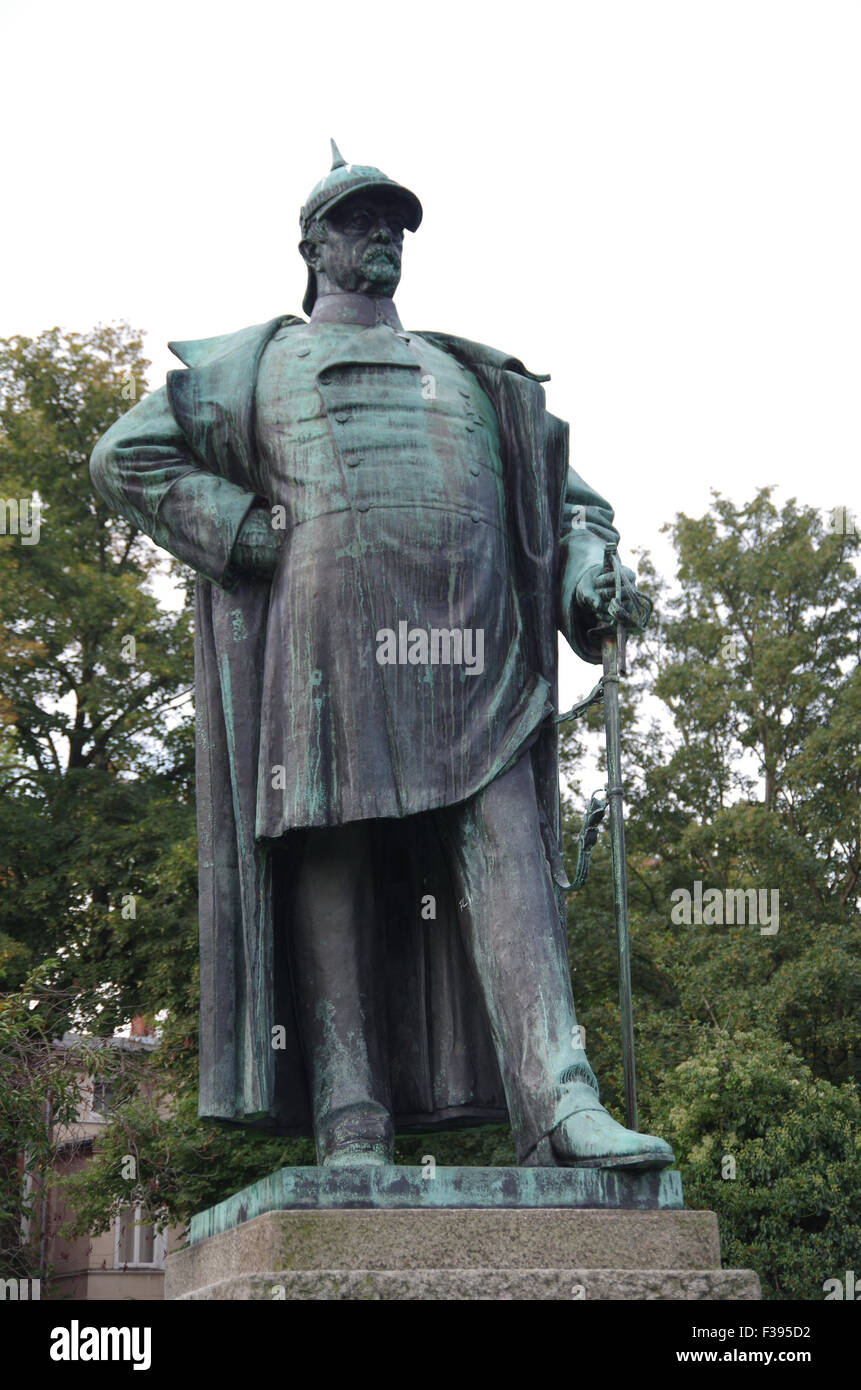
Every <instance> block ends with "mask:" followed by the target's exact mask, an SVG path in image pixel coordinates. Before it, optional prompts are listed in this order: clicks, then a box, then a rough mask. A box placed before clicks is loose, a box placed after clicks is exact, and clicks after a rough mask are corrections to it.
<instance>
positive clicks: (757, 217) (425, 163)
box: [0, 0, 861, 699]
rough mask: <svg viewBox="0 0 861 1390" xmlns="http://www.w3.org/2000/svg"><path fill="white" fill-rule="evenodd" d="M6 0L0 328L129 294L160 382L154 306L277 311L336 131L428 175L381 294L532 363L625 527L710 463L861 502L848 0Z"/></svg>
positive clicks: (194, 316) (204, 317) (632, 535)
mask: <svg viewBox="0 0 861 1390" xmlns="http://www.w3.org/2000/svg"><path fill="white" fill-rule="evenodd" d="M0 16H2V19H0V119H2V129H3V132H4V140H3V146H4V148H3V187H4V193H5V204H6V207H5V212H4V215H3V218H2V230H0V237H2V257H0V336H3V337H8V336H10V335H12V334H15V333H24V334H36V333H38V332H40V331H41V330H43V329H45V328H48V327H51V326H53V325H54V324H59V325H62V326H63V327H65V328H67V329H76V330H86V329H87V328H89V327H91V326H92V325H94V324H95V323H97V322H99V321H102V322H107V321H110V320H116V319H127V320H128V321H129V322H131V323H132V324H133V325H134V326H136V327H139V328H142V329H144V330H146V333H147V342H148V348H149V355H150V357H151V359H152V362H153V372H152V376H151V385H157V384H161V383H162V381H163V379H164V373H165V372H166V371H167V370H169V369H170V368H171V366H172V365H176V364H175V363H174V362H173V359H172V358H171V357H170V355H169V353H168V352H167V349H166V346H165V344H166V342H167V340H168V339H170V338H190V337H202V336H207V335H210V334H214V333H222V332H227V331H230V330H232V329H237V328H241V327H243V326H244V325H246V324H250V323H256V322H260V321H263V320H266V319H269V318H271V317H273V316H274V315H275V314H279V313H299V312H300V311H301V310H300V305H301V299H302V293H303V289H304V274H303V267H302V264H301V261H300V258H299V255H298V252H297V250H296V245H297V242H298V239H299V231H298V209H299V207H300V205H301V203H302V202H303V201H304V200H305V197H306V196H307V194H308V192H309V191H310V188H311V186H312V185H313V184H314V183H315V182H316V181H317V180H318V179H319V178H320V177H321V176H322V174H323V173H324V172H325V171H326V170H327V168H328V166H329V136H330V135H333V136H334V137H335V139H336V140H337V141H338V144H339V145H340V147H341V149H342V151H343V153H344V155H345V157H346V158H347V160H348V161H351V162H355V163H367V164H375V165H377V166H378V167H380V168H382V169H383V170H384V171H385V172H386V173H387V174H389V175H390V176H392V177H393V178H396V179H399V180H400V181H402V182H404V183H406V184H407V185H408V186H409V187H410V188H412V189H413V190H414V191H415V192H416V193H417V194H418V196H419V198H420V199H421V201H422V203H423V205H424V209H425V218H424V222H423V224H422V226H421V228H420V229H419V231H418V233H417V234H416V236H415V237H411V236H409V235H408V236H407V245H406V248H405V257H404V277H403V282H402V286H401V289H400V291H399V293H398V300H397V302H398V307H399V310H400V313H401V318H402V319H403V321H404V323H405V325H406V326H407V327H408V328H413V329H423V328H424V329H438V330H441V331H444V332H454V333H460V334H462V335H464V336H466V337H470V338H474V339H478V340H479V341H482V342H486V343H490V344H492V345H494V346H496V347H499V348H503V349H505V350H506V351H508V352H511V353H513V354H515V355H517V356H519V357H521V358H522V359H523V360H524V361H525V363H526V365H527V366H528V367H530V368H531V369H532V370H533V371H539V372H551V373H552V376H553V380H552V381H551V382H550V383H549V385H548V387H547V393H548V404H549V406H550V408H551V409H552V410H553V411H554V412H555V413H556V414H558V415H561V416H563V417H564V418H565V419H567V420H569V421H570V422H571V426H572V443H573V456H572V462H573V463H574V466H575V467H576V468H577V469H578V471H579V472H580V473H581V474H582V475H583V476H584V477H585V478H586V479H587V480H588V481H589V482H590V483H592V484H593V486H595V487H597V488H598V490H599V491H601V492H603V493H604V494H605V495H606V496H607V497H609V498H610V500H611V501H612V503H613V504H614V506H615V508H616V519H617V524H618V526H619V529H620V530H621V532H622V538H623V546H624V547H625V549H626V552H627V555H628V556H630V550H631V548H632V547H633V546H647V547H649V548H650V549H651V550H652V552H653V555H654V556H655V558H656V561H658V563H659V564H660V565H661V566H662V567H664V568H669V566H670V561H671V554H670V551H669V549H668V546H667V542H666V539H662V538H661V537H660V534H659V532H660V527H661V525H662V524H663V523H664V522H665V521H667V520H668V519H671V517H672V516H673V514H674V513H675V512H676V511H677V510H683V511H686V512H688V513H689V514H696V515H699V514H701V513H702V512H703V511H704V510H705V509H706V508H707V506H708V504H709V500H710V489H711V488H719V489H720V490H721V491H722V492H724V493H725V494H727V495H728V496H729V497H731V498H732V499H733V500H735V501H743V500H745V499H747V498H749V497H750V496H751V495H752V493H753V491H754V490H755V488H756V487H758V486H761V485H764V484H767V483H774V484H777V485H778V489H779V491H778V494H777V495H778V500H785V499H786V498H787V497H789V496H796V497H797V498H798V499H799V501H801V502H805V503H808V504H811V505H813V506H816V507H821V508H822V509H823V510H825V509H828V508H830V507H832V506H834V505H837V504H840V503H848V504H849V505H850V506H854V507H855V509H856V510H857V511H858V512H861V497H859V485H858V478H859V463H861V447H859V446H861V412H859V369H861V257H859V247H861V180H859V132H861V80H859V73H861V4H859V3H858V0H807V2H806V3H796V2H795V0H719V3H718V2H717V0H618V3H617V2H615V0H600V3H599V0H590V2H589V3H582V2H581V0H574V3H571V2H570V0H569V3H566V4H558V3H547V0H545V3H543V4H532V5H527V4H522V3H521V4H518V5H509V4H506V3H505V2H504V0H500V3H489V4H479V3H471V2H470V0H460V3H451V0H433V3H423V4H408V3H405V0H402V3H398V4H392V3H388V0H377V3H375V4H373V5H368V4H364V5H363V4H356V3H349V4H348V3H343V2H342V0H329V3H328V4H318V5H312V4H304V5H301V6H292V5H289V4H284V3H269V0H244V3H242V4H236V3H231V4H221V3H205V4H204V3H197V0H172V3H163V2H162V0H136V3H134V4H126V3H123V0H112V2H111V3H93V2H89V3H88V0H75V3H72V4H69V3H39V0H26V3H14V0H0ZM578 666H579V669H578ZM584 678H585V680H586V684H587V685H588V684H589V683H590V679H591V673H590V672H586V671H585V670H584V668H583V667H582V665H579V663H576V662H575V660H574V658H573V657H572V658H571V660H570V662H566V668H565V679H564V682H563V699H564V698H565V696H566V694H567V695H570V696H571V698H576V695H577V693H578V691H581V689H582V687H583V686H584Z"/></svg>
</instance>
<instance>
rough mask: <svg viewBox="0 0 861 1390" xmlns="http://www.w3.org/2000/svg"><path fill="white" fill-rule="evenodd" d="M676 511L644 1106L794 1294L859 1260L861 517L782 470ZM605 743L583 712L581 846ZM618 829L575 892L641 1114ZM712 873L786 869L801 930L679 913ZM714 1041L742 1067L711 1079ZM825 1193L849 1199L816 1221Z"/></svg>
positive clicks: (597, 1009)
mask: <svg viewBox="0 0 861 1390" xmlns="http://www.w3.org/2000/svg"><path fill="white" fill-rule="evenodd" d="M672 532H673V536H674V540H675V544H676V549H677V551H678V555H679V571H678V578H679V581H680V593H679V596H678V597H676V598H675V599H670V598H668V597H667V595H666V592H665V588H664V586H663V585H662V584H661V583H660V582H659V580H658V577H657V576H656V575H655V573H654V571H653V569H652V567H651V565H650V564H649V562H648V559H647V558H646V559H645V560H644V561H643V562H642V563H641V566H640V574H641V576H643V577H644V579H645V584H644V587H645V588H646V589H647V590H648V591H649V592H651V594H652V596H653V597H654V598H655V600H656V611H657V613H658V615H659V616H661V617H662V621H661V622H660V624H659V626H658V627H657V628H656V630H654V631H653V632H651V633H650V634H647V636H646V638H645V639H644V640H643V641H641V642H639V643H638V644H637V645H636V646H635V647H634V648H633V651H632V658H631V661H632V677H631V679H629V681H628V682H627V683H626V687H625V713H624V715H623V732H624V737H623V747H624V773H625V782H626V792H627V797H626V800H627V815H626V840H627V851H628V884H629V909H630V923H631V973H632V981H633V990H634V1018H635V1033H636V1042H637V1072H638V1082H639V1092H640V1127H641V1128H642V1129H648V1130H653V1131H654V1132H657V1133H660V1134H662V1135H664V1136H665V1137H666V1138H668V1139H669V1140H670V1141H671V1142H672V1143H673V1144H674V1146H675V1148H676V1152H677V1155H678V1157H679V1160H680V1166H681V1170H682V1175H683V1181H684V1185H685V1192H686V1200H687V1202H688V1204H689V1205H692V1206H697V1205H706V1206H713V1207H715V1208H716V1209H717V1210H718V1212H719V1214H720V1218H721V1236H722V1240H723V1248H724V1260H725V1262H728V1263H731V1264H737V1265H745V1266H753V1268H755V1269H757V1270H758V1272H759V1273H760V1275H761V1276H762V1278H763V1280H764V1284H765V1287H766V1289H767V1290H768V1291H770V1292H771V1294H772V1295H773V1296H775V1297H805V1298H819V1297H822V1283H823V1281H824V1280H825V1279H826V1278H828V1277H830V1276H831V1275H832V1274H837V1273H839V1271H840V1270H843V1269H845V1268H853V1267H854V1265H853V1264H852V1261H851V1260H850V1259H849V1254H848V1253H847V1252H848V1251H849V1250H850V1249H851V1242H846V1241H843V1242H842V1243H841V1241H842V1236H841V1235H840V1234H839V1232H840V1229H841V1226H842V1227H843V1228H845V1229H846V1230H851V1229H852V1227H851V1222H849V1221H848V1220H845V1221H844V1219H843V1217H844V1216H846V1215H847V1213H848V1212H849V1210H850V1207H849V1206H847V1204H846V1202H845V1201H844V1198H843V1196H842V1195H841V1194H852V1197H853V1200H854V1201H855V1203H856V1208H855V1209H856V1211H857V1198H858V1191H857V1184H855V1182H854V1179H853V1178H852V1176H851V1172H850V1168H851V1162H852V1152H853V1151H852V1148H851V1145H848V1140H847V1138H846V1116H847V1115H851V1114H852V1113H854V1112H853V1111H852V1106H853V1104H854V1105H857V1090H856V1089H854V1088H856V1087H857V1084H858V1081H859V1075H861V1008H859V1005H861V938H859V930H858V889H859V873H860V872H861V718H859V715H861V706H859V667H858V653H859V645H861V591H859V584H858V578H857V575H856V572H855V569H854V566H853V565H852V564H851V563H850V559H851V557H852V556H853V554H854V553H857V550H858V538H857V537H856V536H853V535H847V536H839V535H831V534H830V533H829V532H828V531H827V529H826V528H825V527H824V525H823V522H822V520H821V518H820V516H819V515H818V514H817V513H816V512H815V511H814V510H812V509H810V508H798V507H797V505H796V503H795V502H794V501H790V502H788V503H787V504H786V506H785V507H784V508H783V509H782V510H781V511H780V512H778V511H777V509H776V508H775V507H774V505H773V504H772V502H771V500H770V493H769V490H768V489H764V490H762V491H760V492H759V493H758V494H757V495H756V497H755V498H754V500H753V501H752V502H751V503H749V504H746V505H744V506H741V507H734V506H733V505H732V504H731V503H729V502H728V501H727V500H726V499H723V498H720V497H716V500H715V504H714V507H713V509H712V511H711V512H710V513H709V515H707V516H706V517H703V518H700V519H699V520H693V519H691V518H688V517H683V516H680V517H677V518H676V522H675V524H674V525H673V527H672ZM646 691H650V692H652V697H651V698H649V699H648V700H647V697H646V695H645V692H646ZM654 696H657V697H658V698H659V699H660V700H661V702H662V704H663V709H662V708H660V707H659V706H657V705H656V703H655V699H654ZM644 706H647V713H646V714H644ZM600 720H601V715H600V711H592V712H590V714H589V716H588V725H589V726H590V727H591V728H593V729H595V728H598V727H600ZM583 749H584V743H583V739H582V735H581V736H580V742H579V744H578V745H573V744H572V752H571V756H570V758H569V760H568V763H567V767H566V771H567V773H568V777H569V780H570V781H571V783H572V786H573V789H574V796H576V800H577V803H578V814H576V815H575V813H574V811H573V798H569V800H568V803H567V806H566V814H565V826H564V843H565V852H566V858H567V860H568V862H569V864H570V865H572V866H573V864H574V860H575V854H576V840H575V837H576V833H577V831H578V829H579V815H580V814H582V811H581V808H582V809H585V804H586V800H587V796H586V792H587V791H591V790H593V789H594V786H595V784H596V781H597V778H596V775H595V772H594V771H591V770H590V771H588V772H587V771H585V764H584V752H583ZM606 834H607V832H606V831H602V836H604V837H605V838H604V839H603V841H601V842H599V845H598V847H597V848H596V850H595V852H594V854H593V860H592V864H593V867H592V873H591V877H590V880H589V882H588V883H587V885H586V887H585V888H584V889H583V890H581V891H578V892H577V893H576V894H572V895H571V898H570V905H569V945H570V955H571V962H572V969H573V971H574V974H573V980H574V994H575V999H576V1001H577V1011H578V1017H579V1018H580V1020H581V1022H582V1023H583V1024H584V1025H585V1028H586V1044H587V1049H588V1052H589V1057H590V1060H591V1062H592V1065H593V1067H594V1068H595V1071H596V1073H597V1075H598V1077H599V1079H600V1081H601V1083H602V1098H603V1100H604V1102H605V1104H607V1105H608V1107H609V1108H610V1109H611V1110H613V1112H614V1113H615V1114H616V1115H617V1116H618V1117H619V1118H620V1119H623V1118H624V1109H623V1105H622V1094H623V1088H622V1063H621V1044H620V1039H619V1012H618V1002H617V1001H618V986H617V973H616V943H615V930H614V926H613V908H612V890H611V877H610V869H609V845H608V842H607V839H606ZM697 881H699V882H700V883H701V884H702V885H703V890H707V889H709V888H717V889H718V890H720V891H721V893H724V892H725V891H726V890H735V889H744V890H747V889H754V890H756V891H757V892H759V891H760V890H765V891H766V892H767V893H768V894H769V898H768V899H766V901H768V902H769V903H770V894H771V892H772V890H777V891H778V893H779V924H778V927H779V929H778V931H777V932H776V933H774V934H762V933H761V932H760V926H759V925H758V924H751V923H750V922H746V923H744V924H731V925H718V924H714V925H707V924H702V925H697V924H696V923H695V922H691V923H690V925H686V924H684V923H683V922H676V921H674V920H673V915H672V908H673V903H674V900H673V896H672V895H673V893H674V891H675V890H678V889H680V888H685V889H687V890H688V891H692V890H693V885H694V883H695V882H697ZM751 1039H755V1042H751ZM715 1049H717V1051H718V1052H719V1054H720V1056H721V1057H723V1056H725V1055H726V1056H729V1057H731V1059H732V1066H731V1067H730V1070H729V1071H728V1073H727V1077H726V1078H724V1080H726V1082H727V1085H726V1086H724V1085H723V1082H722V1083H721V1086H720V1087H719V1089H718V1091H717V1092H716V1095H715V1096H713V1097H712V1101H710V1102H707V1100H706V1097H707V1096H711V1095H712V1092H711V1090H709V1091H704V1092H703V1096H701V1097H699V1098H698V1090H700V1089H702V1088H703V1086H704V1077H705V1072H706V1070H707V1067H708V1066H712V1065H717V1064H714V1063H713V1060H712V1061H711V1062H709V1061H708V1060H707V1061H703V1060H702V1059H703V1058H705V1059H709V1058H712V1059H713V1057H714V1054H715ZM722 1065H723V1064H722V1063H721V1066H722ZM781 1068H783V1069H784V1071H785V1077H784V1076H783V1075H782V1072H781ZM739 1069H740V1070H739ZM739 1074H743V1077H744V1078H746V1079H744V1080H742V1081H738V1082H737V1084H736V1079H737V1077H738V1075H739ZM722 1075H723V1073H721V1076H722ZM805 1076H806V1078H807V1079H806V1080H805V1079H804V1078H805ZM730 1081H732V1084H730ZM790 1082H793V1084H792V1085H791V1086H790V1089H789V1090H788V1091H787V1089H786V1088H787V1086H788V1085H789V1084H790ZM796 1083H797V1084H796ZM847 1083H853V1086H850V1085H848V1084H847ZM673 1097H675V1098H677V1099H678V1100H679V1103H678V1104H673V1105H671V1104H670V1101H671V1099H672V1098H673ZM685 1098H687V1099H685ZM853 1098H854V1099H853ZM683 1100H684V1104H682V1101H683ZM741 1101H743V1102H744V1103H743V1104H741ZM790 1102H791V1103H790ZM790 1115H791V1116H793V1117H794V1119H793V1121H790V1120H789V1119H788V1118H787V1117H788V1116H790ZM799 1127H801V1129H802V1131H803V1130H805V1129H806V1130H807V1131H808V1132H809V1134H810V1135H811V1136H812V1138H811V1145H810V1147H808V1148H806V1149H804V1152H803V1155H802V1154H801V1150H800V1149H799V1144H800V1143H801V1139H800V1137H799V1133H798V1132H797V1131H798V1130H799ZM730 1133H733V1134H735V1135H736V1139H737V1140H738V1141H739V1142H740V1138H739V1136H742V1137H743V1138H744V1145H745V1147H743V1149H742V1156H743V1158H744V1163H741V1162H740V1163H739V1167H738V1178H737V1180H736V1182H735V1184H732V1185H731V1184H727V1183H723V1182H722V1181H721V1179H720V1174H719V1165H718V1169H717V1170H715V1167H714V1162H715V1159H714V1156H715V1154H719V1153H720V1154H722V1153H724V1152H729V1150H728V1149H726V1148H725V1147H723V1148H722V1147H721V1145H723V1144H725V1143H726V1142H727V1141H726V1140H725V1139H724V1138H723V1137H722V1136H724V1135H727V1134H730ZM832 1140H833V1144H832ZM847 1145H848V1147H847ZM793 1146H794V1147H793ZM733 1152H737V1151H736V1150H733ZM817 1154H819V1155H820V1156H822V1157H823V1166H822V1167H821V1168H817ZM792 1155H795V1157H794V1158H792V1157H791V1156H792ZM826 1155H827V1156H828V1166H827V1170H826V1166H825V1164H824V1158H825V1156H826ZM737 1156H738V1155H737ZM856 1162H857V1157H856ZM792 1163H795V1164H796V1167H795V1168H792V1167H791V1165H792ZM709 1164H711V1167H709ZM781 1165H785V1166H784V1167H783V1168H781ZM763 1175H764V1176H763ZM826 1199H827V1201H828V1202H830V1203H831V1207H829V1208H828V1210H833V1212H834V1213H835V1216H834V1219H832V1220H831V1221H830V1222H829V1223H828V1224H827V1226H824V1227H823V1229H822V1230H821V1231H818V1232H817V1231H815V1230H814V1227H813V1226H812V1225H811V1224H810V1223H811V1222H814V1223H815V1222H820V1221H822V1219H823V1212H824V1211H825V1210H826V1208H825V1207H824V1206H823V1205H822V1204H823V1203H824V1202H825V1201H826ZM848 1200H849V1199H848V1198H847V1201H848ZM805 1202H807V1203H808V1204H809V1205H808V1206H805ZM811 1213H812V1214H811ZM841 1214H842V1215H841ZM805 1223H806V1224H805ZM814 1235H815V1236H816V1239H814V1238H813V1237H814ZM856 1242H857V1231H856ZM856 1248H857V1245H856ZM841 1261H842V1263H841ZM847 1261H848V1263H847Z"/></svg>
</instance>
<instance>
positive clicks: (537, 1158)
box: [521, 1082, 675, 1172]
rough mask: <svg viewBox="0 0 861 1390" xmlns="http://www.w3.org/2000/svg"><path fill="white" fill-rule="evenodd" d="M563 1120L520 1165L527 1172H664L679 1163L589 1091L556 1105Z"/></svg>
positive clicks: (581, 1089) (577, 1087)
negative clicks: (617, 1117)
mask: <svg viewBox="0 0 861 1390" xmlns="http://www.w3.org/2000/svg"><path fill="white" fill-rule="evenodd" d="M560 1111H564V1112H565V1118H564V1119H562V1120H560V1121H559V1123H558V1124H556V1125H555V1126H554V1128H553V1129H552V1130H551V1131H550V1133H549V1134H546V1135H545V1136H544V1137H543V1138H542V1139H541V1140H539V1142H538V1144H537V1145H536V1146H535V1148H534V1149H533V1150H532V1151H531V1153H529V1154H527V1155H526V1156H525V1157H524V1158H523V1159H522V1160H521V1162H522V1163H523V1165H524V1166H525V1167H560V1168H625V1169H627V1170H628V1171H629V1172H643V1171H646V1170H648V1169H654V1168H666V1167H667V1166H668V1164H670V1163H673V1162H674V1161H675V1155H674V1154H673V1151H672V1149H671V1148H670V1146H669V1144H667V1143H666V1142H665V1141H664V1140H663V1139H658V1138H657V1137H656V1136H655V1135H653V1134H639V1133H637V1131H636V1130H632V1129H625V1127H624V1125H620V1124H619V1123H618V1122H617V1121H616V1120H614V1119H613V1117H612V1115H611V1114H610V1113H609V1111H607V1110H605V1108H604V1106H603V1105H602V1104H601V1102H600V1100H599V1099H598V1097H597V1095H596V1094H595V1092H594V1090H593V1089H592V1087H591V1086H588V1085H585V1084H584V1083H582V1082H580V1083H576V1084H574V1085H572V1086H571V1087H569V1088H567V1090H566V1094H565V1097H564V1099H563V1100H561V1101H560V1102H559V1105H558V1106H557V1114H558V1113H559V1112H560Z"/></svg>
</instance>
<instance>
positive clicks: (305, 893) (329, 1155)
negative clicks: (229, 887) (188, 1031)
mask: <svg viewBox="0 0 861 1390" xmlns="http://www.w3.org/2000/svg"><path fill="white" fill-rule="evenodd" d="M371 850H372V846H371V840H370V832H369V827H368V825H367V824H366V823H364V822H358V823H354V824H350V825H345V826H339V827H336V828H333V829H327V830H311V831H309V832H307V834H306V836H305V840H304V844H303V845H302V848H301V851H300V860H299V867H298V870H297V873H296V879H295V892H294V898H293V912H292V915H291V920H290V923H289V937H288V941H289V950H290V959H291V974H292V980H293V992H294V999H295V1003H296V1016H297V1019H298V1022H299V1035H300V1038H301V1042H302V1050H303V1053H304V1057H305V1064H306V1075H307V1078H308V1089H309V1091H310V1095H311V1107H312V1115H313V1124H314V1141H315V1144H316V1148H317V1162H318V1163H319V1164H321V1165H323V1166H325V1167H327V1168H332V1167H343V1166H348V1165H354V1164H363V1165H365V1164H372V1165H373V1164H378V1165H379V1164H387V1163H393V1162H394V1126H393V1123H392V1117H391V1100H390V1090H389V1074H388V1066H387V1063H386V1044H385V1018H386V1012H385V998H384V996H383V992H382V981H383V979H384V976H385V971H384V968H383V962H382V960H381V958H380V952H381V942H380V930H379V918H378V914H377V913H376V911H375V906H374V885H373V880H372V873H371V869H372V852H371Z"/></svg>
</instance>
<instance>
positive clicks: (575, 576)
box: [558, 467, 619, 664]
mask: <svg viewBox="0 0 861 1390" xmlns="http://www.w3.org/2000/svg"><path fill="white" fill-rule="evenodd" d="M613 515H614V513H613V508H612V507H611V506H610V503H609V502H607V501H605V499H604V498H603V497H601V496H600V495H599V494H598V493H597V492H595V490H594V488H591V487H589V484H588V483H585V482H584V481H583V479H582V478H581V477H580V476H579V474H578V473H575V472H574V469H573V468H570V467H569V469H568V475H567V478H566V482H565V496H564V499H563V502H562V534H561V536H560V540H559V576H558V593H559V629H560V631H561V632H562V634H563V636H564V637H565V639H566V641H567V642H568V643H569V645H570V646H571V647H573V649H574V651H575V652H576V653H577V655H578V656H580V657H582V658H583V660H584V661H590V662H592V663H593V664H595V663H597V662H599V661H600V660H601V650H600V645H594V644H593V643H591V642H590V640H589V635H588V634H589V629H590V628H592V627H594V626H595V615H594V614H593V613H592V612H591V611H590V610H589V609H583V608H581V607H580V605H579V604H578V603H577V601H576V598H575V594H576V591H577V585H578V584H579V583H580V580H581V579H582V578H583V576H584V574H585V573H586V571H587V570H588V569H590V568H591V567H592V566H593V565H603V563H604V546H605V545H606V544H607V542H608V541H612V542H613V543H614V544H618V541H619V532H618V531H617V530H616V528H615V526H614V525H613Z"/></svg>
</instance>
